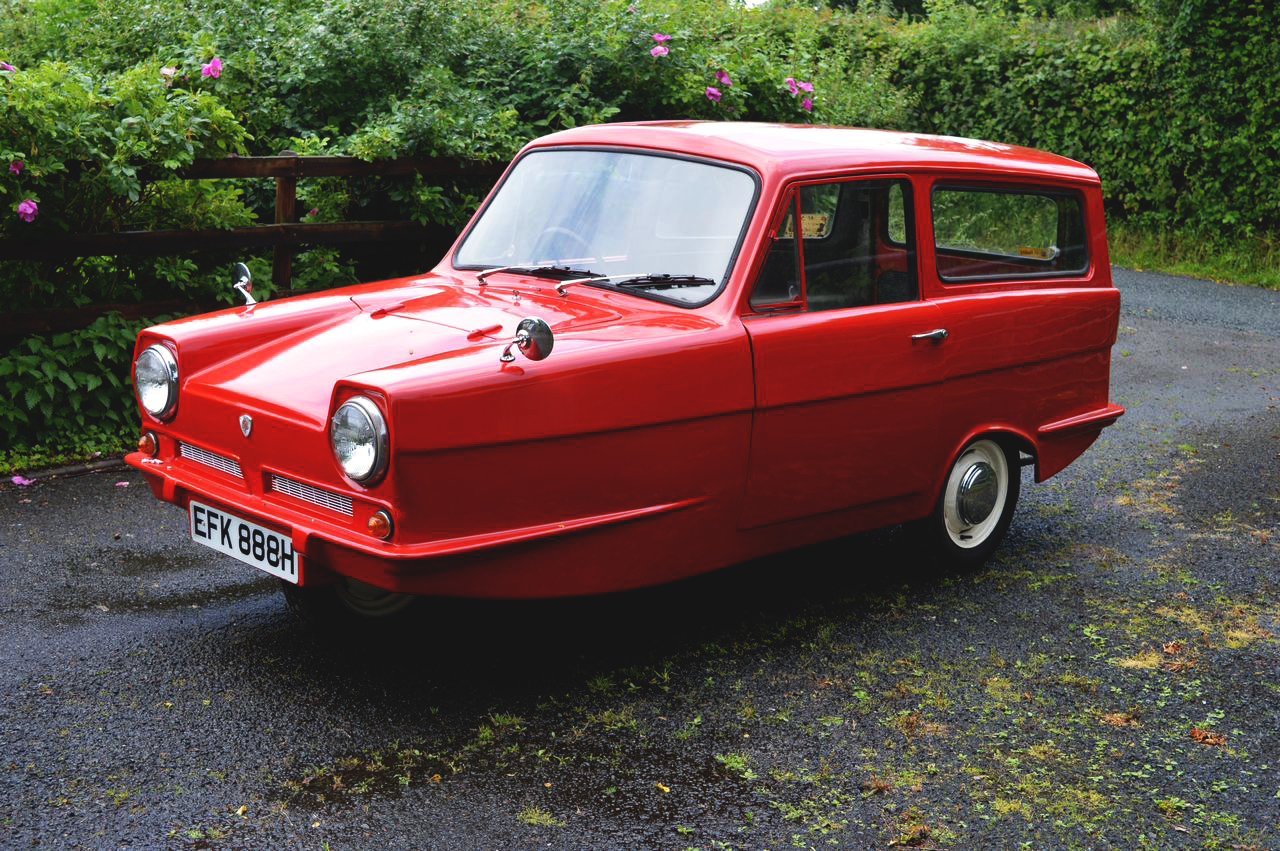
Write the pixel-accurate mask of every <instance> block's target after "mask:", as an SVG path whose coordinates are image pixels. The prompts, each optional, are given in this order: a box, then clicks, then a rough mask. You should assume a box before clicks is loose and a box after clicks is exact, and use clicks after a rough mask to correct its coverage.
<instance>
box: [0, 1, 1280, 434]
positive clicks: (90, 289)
mask: <svg viewBox="0 0 1280 851" xmlns="http://www.w3.org/2000/svg"><path fill="white" fill-rule="evenodd" d="M859 5H860V6H861V9H860V10H858V11H852V12H850V11H846V10H841V9H834V10H833V9H830V8H825V7H817V8H815V7H813V6H811V5H802V4H800V3H798V2H793V0H773V2H772V3H771V4H769V5H766V6H763V7H759V8H754V9H749V8H745V7H743V6H741V5H739V4H738V3H737V2H735V0H692V2H677V0H634V2H631V1H630V0H603V2H600V0H592V2H586V0H532V2H529V0H476V2H471V3H466V4H462V3H458V2H456V0H447V1H446V0H397V2H391V3H389V2H386V0H205V2H202V3H200V4H198V5H195V4H179V3H169V4H161V3H138V2H136V0H0V60H3V62H4V65H3V66H0V97H2V100H0V239H11V238H23V237H26V236H28V235H30V236H37V235H43V236H49V235H52V234H57V233H66V232H82V231H112V230H118V229H123V228H149V227H163V228H169V227H173V226H175V225H178V226H185V227H193V228H194V227H202V226H206V227H207V226H227V227H230V226H233V225H239V224H245V223H251V222H252V221H254V220H255V219H259V220H268V221H269V220H270V218H271V215H272V212H273V207H272V195H271V192H270V186H269V185H268V183H267V182H266V181H222V182H206V181H187V182H181V181H176V180H160V181H155V182H150V183H146V184H144V183H142V182H140V181H139V179H138V175H139V174H140V173H141V172H142V171H143V169H149V170H156V169H158V170H159V171H161V172H162V173H163V172H164V171H165V170H170V171H172V170H175V169H177V168H179V167H181V166H182V165H183V164H185V163H187V162H190V160H191V159H192V158H195V157H205V156H221V155H224V154H273V153H278V152H279V151H280V150H281V149H283V148H286V147H289V148H292V149H294V150H297V151H300V152H302V153H345V154H353V155H356V156H360V157H364V158H367V159H374V158H381V157H393V156H454V157H467V158H473V159H477V160H489V161H494V160H504V159H506V158H508V157H509V156H510V155H511V154H512V153H513V152H514V151H515V150H516V149H517V148H518V147H519V146H520V145H521V144H522V143H523V142H524V141H526V140H528V139H530V138H533V137H535V136H537V135H540V134H542V133H545V132H549V131H552V130H556V129H560V128H564V127H570V126H575V125H578V124H583V123H589V122H598V121H609V120H639V119H648V118H672V117H691V118H708V119H745V120H766V121H793V122H821V123H831V124H848V125H863V126H878V127H885V128H889V129H900V130H907V131H916V132H932V133H943V134H949V135H962V136H975V137H979V138H986V139H991V140H995V141H1000V142H1009V143H1015V144H1023V145H1030V146H1033V147H1040V148H1045V149H1047V150H1051V151H1055V152H1057V153H1061V154H1065V155H1067V156H1071V157H1074V158H1077V159H1080V160H1082V161H1084V162H1086V163H1088V164H1090V165H1092V166H1093V167H1094V168H1096V169H1097V170H1098V172H1099V173H1100V174H1101V175H1102V178H1103V182H1104V189H1105V194H1106V199H1107V204H1108V210H1109V214H1110V215H1111V216H1112V217H1113V220H1117V219H1123V220H1125V221H1126V222H1129V223H1136V224H1138V225H1140V226H1144V227H1150V228H1155V229H1173V230H1178V231H1181V232H1184V233H1190V234H1195V235H1200V236H1202V237H1203V238H1206V239H1230V238H1269V239H1274V237H1275V235H1276V234H1277V233H1280V191H1277V187H1280V99H1277V98H1276V97H1274V92H1276V91H1280V39H1276V38H1275V37H1274V34H1275V33H1276V32H1280V12H1277V11H1276V9H1275V8H1274V7H1273V5H1272V4H1270V3H1266V2H1261V0H1256V2H1244V0H1235V2H1227V3H1221V2H1212V3H1211V2H1209V1H1208V0H1133V3H1132V4H1130V5H1131V7H1132V9H1133V10H1134V11H1132V12H1126V13H1124V14H1120V15H1111V16H1109V17H1105V18H1079V17H1071V18H1066V17H1060V18H1052V17H1047V16H1045V15H1043V14H1031V13H1028V12H1025V11H1021V12H1020V11H1017V9H1018V8H1021V9H1026V8H1040V7H1043V6H1044V5H1047V4H1038V5H1035V6H1033V5H1031V4H1027V5H1020V4H1007V3H1004V2H995V0H982V1H981V2H976V3H969V2H961V0H928V2H926V3H925V4H924V10H925V15H923V16H919V17H914V18H901V17H898V16H896V15H895V13H893V12H892V7H889V6H884V7H874V8H867V7H869V6H870V5H871V4H867V3H862V4H859ZM1011 5H1012V6H1014V7H1015V8H1014V10H1013V11H1011V10H1010V6H1011ZM1124 5H1126V4H1107V3H1101V4H1087V3H1086V4H1075V5H1074V6H1073V5H1072V4H1065V6H1063V8H1075V7H1080V8H1085V7H1088V8H1093V9H1097V8H1113V6H1118V7H1123V6H1124ZM215 60H216V61H215ZM5 68H8V69H10V70H4V69H5ZM801 83H803V84H804V87H803V88H802V87H801V86H800V84H801ZM810 86H811V87H812V92H809V91H808V90H807V89H808V88H809V87H810ZM6 164H7V167H6ZM480 191H481V189H480V188H477V187H475V186H467V185H461V184H455V183H452V182H445V183H443V184H441V185H432V184H428V183H426V182H424V181H422V180H419V181H416V182H409V183H404V182H401V183H390V182H387V181H383V180H377V179H371V180H364V181H354V182H349V183H344V182H342V181H336V180H333V179H325V180H315V181H303V182H302V184H301V185H300V187H299V195H300V197H301V198H302V199H303V200H304V202H305V204H306V205H307V207H308V208H310V209H314V210H315V212H314V214H313V217H314V218H316V219H319V220H334V219H340V218H343V217H359V218H372V217H374V215H375V214H376V216H377V217H380V218H415V219H418V220H421V221H431V222H436V223H444V224H448V225H450V226H453V227H456V226H458V225H460V224H461V222H462V221H464V220H465V218H466V217H467V215H468V214H469V212H470V210H471V209H473V207H474V205H475V203H476V201H477V199H478V196H479V194H480ZM247 259H249V260H250V262H251V264H256V265H259V267H260V268H261V267H265V265H266V261H265V257H264V256H259V257H256V258H255V257H249V258H247ZM357 259H358V255H356V254H353V253H350V252H348V251H346V250H345V249H344V252H342V253H340V252H338V251H337V250H335V249H324V250H316V251H314V252H306V253H304V254H303V255H302V256H301V257H300V258H299V260H298V269H299V270H300V274H299V275H298V277H297V279H296V281H295V285H296V286H297V287H298V288H317V287H326V286H331V285H334V284H337V283H345V282H348V281H350V280H352V279H354V278H355V277H356V276H357V274H362V275H363V274H367V273H377V274H382V273H395V272H404V273H406V274H407V273H410V272H412V271H414V270H415V269H420V268H422V267H424V266H426V265H429V264H430V263H431V262H433V261H434V260H435V259H436V258H434V257H428V256H425V255H424V254H423V253H422V252H418V253H414V252H413V251H409V252H407V253H405V254H403V255H400V256H396V255H388V257H386V258H383V260H384V265H383V266H379V267H376V268H375V267H367V266H363V265H362V266H360V267H357V266H356V262H357ZM226 262H227V258H226V257H223V256H217V257H207V256H200V255H193V256H188V257H177V258H120V259H112V258H85V259H71V258H68V259H67V260H65V261H63V262H58V263H52V262H46V263H34V262H23V263H18V262H4V263H2V264H0V298H2V299H4V301H5V303H6V304H7V305H9V308H10V309H31V308H33V307H40V306H46V305H47V306H72V305H82V304H86V303H100V302H113V303H120V302H130V301H134V302H139V301H147V300H151V299H155V298H166V297H172V296H173V295H174V294H175V293H181V294H182V296H183V297H186V298H191V299H201V298H204V299H207V298H211V297H215V295H217V296H221V294H224V293H226V292H227V287H226V268H225V267H226ZM360 262H361V263H363V262H364V261H363V260H361V261H360ZM396 264H399V265H396ZM60 344H66V345H74V346H79V345H81V343H80V341H79V340H78V338H74V337H73V338H71V339H69V340H68V339H64V338H58V340H53V339H51V338H41V339H40V340H39V341H34V342H33V341H32V340H25V341H20V342H19V343H18V345H17V347H16V348H15V349H14V350H13V351H12V352H10V354H9V355H7V356H5V357H4V358H0V375H9V376H13V375H18V374H19V372H18V371H17V370H18V367H16V366H14V364H18V363H23V364H26V363H29V360H27V359H28V358H29V357H30V356H31V355H32V354H33V353H34V352H35V351H40V352H42V353H46V354H48V353H51V352H53V351H55V350H58V349H60V348H63V346H62V345H60ZM126 361H127V359H126V360H125V361H121V362H112V363H110V364H109V368H110V369H112V370H116V371H118V372H119V374H120V375H127V362H126ZM73 366H74V364H73ZM24 368H25V367H24ZM81 371H83V370H81ZM23 374H26V373H23ZM66 374H67V375H70V376H71V378H72V381H71V384H73V385H75V387H72V386H70V385H68V383H67V381H66V380H65V379H63V378H59V379H58V382H57V384H60V385H62V386H64V387H65V388H66V393H68V394H72V395H69V396H67V397H66V398H65V399H62V398H60V399H59V400H58V403H57V404H53V405H52V406H47V405H45V404H44V402H42V401H41V400H39V399H36V398H34V397H32V396H31V395H30V394H29V393H27V392H25V390H24V392H20V393H11V394H10V396H9V398H7V399H4V400H0V440H6V441H9V442H15V441H23V440H31V439H34V437H35V436H37V435H42V434H47V433H49V431H50V430H55V431H56V430H57V429H58V428H63V427H78V426H79V424H80V417H81V416H84V417H86V419H85V421H86V422H88V421H90V420H92V419H93V418H94V417H96V416H98V415H97V414H94V413H93V412H94V411H116V410H119V409H120V406H121V405H123V404H125V402H124V400H123V397H124V395H125V394H126V393H127V387H126V386H123V385H122V386H120V387H117V386H115V385H113V384H111V383H110V382H106V381H104V382H103V383H102V384H95V385H94V387H93V388H92V389H88V384H89V383H91V382H88V381H86V382H84V383H81V382H80V380H79V379H78V378H76V376H77V371H76V369H73V368H70V367H68V371H67V372H66ZM85 374H86V375H88V374H89V373H85ZM32 375H34V374H32ZM10 380H11V381H18V380H19V379H10ZM55 386H56V385H55ZM75 393H88V394H89V396H87V397H83V398H81V397H75V398H80V402H79V403H72V402H70V399H71V398H73V396H74V394H75ZM91 399H92V401H91ZM33 403H37V404H33ZM75 404H78V405H79V408H76V407H74V405H75ZM126 407H127V406H126ZM81 411H88V412H89V413H88V414H83V415H82V414H81V413H80V412H81ZM68 417H69V418H70V419H68ZM108 419H110V417H109V416H108Z"/></svg>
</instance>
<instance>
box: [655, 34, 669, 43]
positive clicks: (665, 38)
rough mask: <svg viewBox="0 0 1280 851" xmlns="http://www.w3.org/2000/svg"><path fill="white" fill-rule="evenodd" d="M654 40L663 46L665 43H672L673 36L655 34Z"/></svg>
mask: <svg viewBox="0 0 1280 851" xmlns="http://www.w3.org/2000/svg"><path fill="white" fill-rule="evenodd" d="M653 40H654V41H656V42H657V43H658V44H662V43H663V42H664V41H671V36H669V35H663V34H662V33H654V34H653Z"/></svg>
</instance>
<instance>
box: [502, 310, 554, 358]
mask: <svg viewBox="0 0 1280 851" xmlns="http://www.w3.org/2000/svg"><path fill="white" fill-rule="evenodd" d="M555 342H556V340H555V336H554V335H553V334H552V333H551V326H550V325H548V324H547V323H546V320H543V319H538V318H537V317H530V318H529V319H521V320H520V324H519V325H517V326H516V338H515V339H514V340H512V341H511V342H510V343H507V347H506V348H505V349H503V350H502V358H501V360H502V362H503V363H511V362H512V361H513V360H515V359H516V356H515V354H514V353H513V352H512V351H511V348H512V347H513V346H514V347H517V348H519V349H520V352H521V354H523V355H524V356H525V357H527V358H528V359H529V360H542V359H543V358H545V357H546V356H547V355H549V354H551V348H552V346H554V345H555Z"/></svg>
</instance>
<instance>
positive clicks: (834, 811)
mask: <svg viewBox="0 0 1280 851" xmlns="http://www.w3.org/2000/svg"><path fill="white" fill-rule="evenodd" d="M1116 281H1117V285H1118V286H1119V287H1120V289H1121V291H1122V293H1123V297H1124V308H1123V315H1122V318H1121V331H1120V335H1119V341H1118V342H1117V344H1116V346H1115V349H1114V353H1113V389H1112V398H1113V400H1114V401H1116V402H1118V403H1119V404H1122V405H1124V406H1125V407H1126V408H1128V413H1127V415H1126V416H1125V417H1124V418H1123V419H1122V420H1121V421H1120V422H1119V424H1118V425H1117V426H1115V427H1113V428H1110V429H1108V430H1107V431H1106V432H1105V433H1104V435H1103V437H1102V438H1101V439H1100V440H1099V441H1098V442H1097V443H1096V444H1095V445H1094V447H1092V448H1091V449H1090V451H1089V452H1088V453H1087V454H1086V455H1085V456H1084V457H1083V458H1082V459H1080V460H1079V461H1077V462H1076V463H1075V464H1074V465H1073V466H1072V467H1071V468H1069V469H1068V470H1067V471H1065V472H1064V473H1063V474H1061V475H1059V476H1058V477H1055V478H1054V479H1052V480H1050V481H1049V482H1047V483H1044V484H1041V485H1034V484H1032V483H1031V481H1030V479H1029V478H1025V479H1024V485H1023V501H1022V503H1021V504H1020V506H1019V509H1018V514H1017V516H1016V517H1015V520H1014V525H1013V528H1012V529H1011V531H1010V534H1009V536H1008V538H1007V539H1006V541H1005V543H1004V545H1003V546H1002V548H1001V550H1000V552H999V554H998V555H997V557H996V558H995V559H994V560H993V562H992V563H991V564H990V565H989V566H988V567H987V568H986V569H984V570H983V571H980V572H978V573H976V574H964V575H960V574H954V573H948V572H946V571H940V570H938V569H936V568H933V567H931V566H929V565H923V564H918V563H915V562H914V561H913V560H912V559H911V557H910V556H909V555H908V553H910V552H911V551H910V549H909V547H908V546H907V545H908V544H909V541H907V540H905V538H906V537H907V535H906V533H905V532H904V531H903V530H888V531H884V532H878V533H872V534H869V535H862V536H857V537H854V538H851V539H846V540H842V541H838V542H833V543H831V544H827V545H823V546H818V547H810V548H806V549H804V550H799V551H795V552H791V553H787V554H783V555H780V556H777V557H773V558H769V559H764V560H760V561H756V562H752V563H749V564H745V565H739V566H736V567H734V568H729V569H726V570H723V571H719V572H717V573H714V574H712V575H709V576H705V577H701V578H698V579H696V580H692V581H688V582H683V583H679V584H676V585H672V586H668V587H664V588H658V589H652V590H648V591H644V592H639V593H634V594H626V595H615V596H610V597H606V598H594V599H585V600H568V601H553V602H543V603H477V602H449V603H444V602H440V603H431V604H429V605H426V606H424V607H423V609H422V611H421V612H420V613H419V617H418V619H417V620H416V621H415V622H414V623H412V624H411V625H409V626H407V627H405V628H403V629H401V630H398V631H395V632H390V633H374V634H365V635H357V634H336V633H333V632H330V631H326V630H323V629H316V628H310V627H306V626H304V625H303V624H300V623H299V622H297V621H296V620H295V619H294V618H293V617H292V616H291V615H290V614H289V612H288V611H287V609H286V608H285V605H284V602H283V599H282V597H281V596H280V595H279V593H278V592H277V590H276V588H275V585H274V580H272V579H270V578H267V577H265V576H262V575H259V574H257V573H255V571H254V570H253V569H252V568H249V567H247V566H243V565H240V564H238V563H237V562H234V561H233V560H231V559H229V558H226V557H223V556H220V555H218V554H216V553H213V552H212V551H207V550H205V549H204V548H202V547H199V546H197V545H195V544H192V543H191V542H190V541H189V540H188V535H187V526H186V518H185V515H184V514H183V513H182V512H180V511H179V510H177V509H175V508H173V507H172V506H167V505H164V504H161V503H159V502H157V501H156V500H154V499H153V498H152V497H151V495H150V493H149V491H148V490H147V488H146V487H145V486H144V485H143V484H142V482H141V480H140V478H139V477H138V476H137V475H135V474H134V473H133V472H132V471H125V470H107V471H99V472H95V473H92V474H87V475H82V476H59V477H54V478H45V479H39V480H37V482H36V483H35V484H32V485H30V486H26V487H14V486H9V485H8V484H7V483H5V484H3V485H0V659H2V660H3V665H0V847H4V848H33V847H40V848H246V849H248V848H307V849H321V848H330V849H347V848H351V849H388V848H448V849H454V848H456V849H470V848H540V847H554V848H713V847H718V848H784V847H788V848H789V847H812V848H830V847H839V848H886V847H923V848H1018V847H1026V848H1118V847H1125V848H1153V849H1158V848H1214V847H1217V848H1230V847H1236V848H1280V342H1278V341H1277V336H1278V335H1280V293H1276V292H1266V291H1260V290H1255V289H1247V288H1234V287H1229V286H1224V285H1220V284H1215V283H1211V282H1206V281H1198V280H1192V279H1184V278H1169V277H1164V276H1159V275H1153V274H1146V273H1140V272H1131V271H1124V270H1117V271H1116ZM1026 475H1029V474H1026ZM1216 737H1220V738H1216Z"/></svg>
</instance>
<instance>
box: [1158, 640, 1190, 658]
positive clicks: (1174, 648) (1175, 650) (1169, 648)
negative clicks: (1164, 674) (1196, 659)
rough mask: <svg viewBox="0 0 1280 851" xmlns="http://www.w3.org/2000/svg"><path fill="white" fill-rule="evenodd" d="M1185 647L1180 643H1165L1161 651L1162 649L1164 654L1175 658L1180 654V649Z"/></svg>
mask: <svg viewBox="0 0 1280 851" xmlns="http://www.w3.org/2000/svg"><path fill="white" fill-rule="evenodd" d="M1185 646H1186V645H1185V644H1183V643H1182V642H1181V641H1166V642H1165V645H1164V647H1163V648H1161V649H1163V650H1164V652H1165V653H1168V654H1169V655H1170V656H1177V655H1178V654H1179V653H1181V652H1182V649H1183V648H1184V647H1185Z"/></svg>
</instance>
